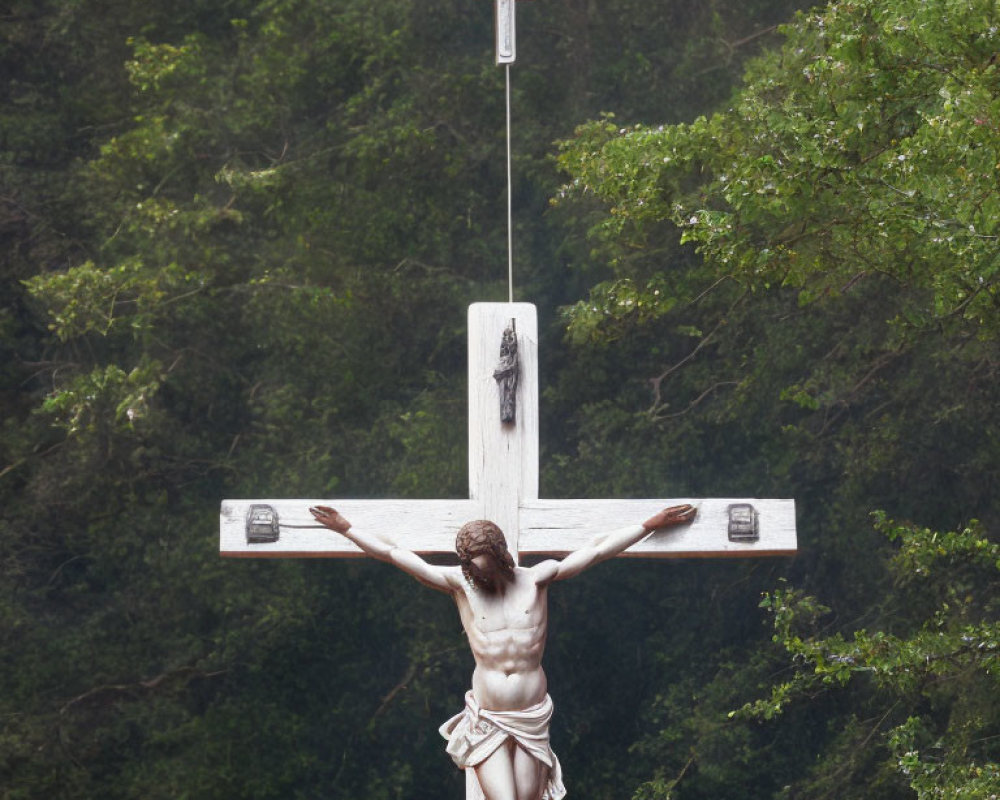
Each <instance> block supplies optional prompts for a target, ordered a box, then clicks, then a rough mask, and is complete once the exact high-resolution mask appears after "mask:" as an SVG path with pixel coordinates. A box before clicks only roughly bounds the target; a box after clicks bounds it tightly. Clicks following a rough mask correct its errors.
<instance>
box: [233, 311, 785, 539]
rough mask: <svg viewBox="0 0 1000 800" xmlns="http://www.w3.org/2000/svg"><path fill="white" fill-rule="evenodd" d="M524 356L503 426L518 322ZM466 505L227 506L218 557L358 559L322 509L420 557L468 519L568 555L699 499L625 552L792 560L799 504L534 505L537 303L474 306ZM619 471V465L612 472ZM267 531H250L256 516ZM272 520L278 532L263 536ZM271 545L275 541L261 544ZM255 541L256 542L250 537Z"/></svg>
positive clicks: (310, 502) (275, 502) (325, 501)
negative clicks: (505, 365) (504, 359)
mask: <svg viewBox="0 0 1000 800" xmlns="http://www.w3.org/2000/svg"><path fill="white" fill-rule="evenodd" d="M512 321H513V323H514V329H515V330H516V333H517V343H518V355H519V360H520V367H519V380H518V383H517V410H516V420H515V422H513V423H506V424H505V423H503V422H501V419H500V413H501V411H500V389H499V387H498V382H497V380H495V379H494V371H495V369H496V367H497V364H498V361H499V353H500V343H501V340H502V337H503V332H504V330H505V329H506V328H508V327H509V326H510V325H511V323H512ZM468 422H469V498H468V499H467V500H459V499H456V500H351V499H346V498H345V499H329V498H322V499H302V500H280V499H260V500H225V501H223V503H222V509H221V514H220V551H221V554H222V555H224V556H233V557H249V558H276V557H331V558H341V557H351V556H360V555H361V551H360V550H359V549H358V548H357V547H356V546H355V545H354V544H353V543H351V542H349V541H348V540H347V539H345V538H344V537H342V536H338V535H337V534H335V533H332V532H331V531H329V530H327V529H326V528H320V527H318V526H316V523H315V522H314V520H313V519H312V516H311V515H310V514H309V507H310V506H314V505H332V506H334V507H335V508H336V509H337V510H338V511H340V512H341V513H342V514H343V515H344V516H345V517H347V519H349V520H350V521H351V523H352V525H353V526H354V527H355V528H356V529H358V530H363V531H366V532H369V533H373V534H376V535H383V536H387V537H388V538H390V539H392V540H395V541H396V542H398V543H399V544H400V545H401V546H403V547H406V548H408V549H410V550H413V551H415V552H417V553H421V554H424V555H432V554H437V553H454V546H455V534H456V533H457V531H458V529H459V528H460V527H461V526H462V525H463V524H464V523H466V522H468V521H469V520H473V519H489V520H492V521H493V522H495V523H496V524H497V525H499V526H500V528H501V530H503V531H504V533H505V535H506V537H507V542H508V546H509V548H510V551H511V552H512V553H513V554H514V555H515V557H517V558H519V559H523V558H524V557H526V556H563V555H565V554H566V553H568V552H571V551H573V550H576V549H577V548H579V547H580V546H582V545H584V544H586V543H587V542H589V541H590V540H591V539H592V538H593V537H594V536H595V535H597V534H599V533H603V532H607V531H609V530H614V529H616V528H621V527H624V526H626V525H633V524H637V523H640V522H642V521H643V520H645V519H647V518H649V517H651V516H652V515H653V514H655V513H656V512H657V511H659V510H660V509H662V508H664V507H665V506H671V505H677V504H680V503H691V504H692V505H695V506H697V507H698V515H697V517H696V518H695V520H694V522H693V523H692V524H690V525H686V526H683V527H681V528H671V529H666V530H662V531H656V532H654V533H653V534H652V535H650V536H648V537H647V538H645V539H644V540H642V541H641V542H639V543H637V544H635V545H633V546H632V547H630V548H629V549H628V550H627V551H625V552H624V553H623V554H622V556H625V557H628V556H632V557H647V558H650V557H652V558H682V557H691V556H700V557H733V556H736V557H740V556H773V555H790V554H792V553H794V552H795V549H796V538H795V504H794V501H792V500H772V499H759V498H726V499H697V498H690V497H682V498H668V499H646V500H590V499H586V500H581V499H576V500H544V499H539V497H538V325H537V320H536V315H535V307H534V306H533V305H531V304H529V303H476V304H474V305H472V306H470V307H469V417H468ZM608 468H609V469H614V468H615V467H614V465H608ZM252 507H254V508H255V513H256V514H261V512H262V516H261V521H260V524H257V525H256V527H254V529H253V536H251V535H250V532H251V526H250V525H248V514H249V513H250V511H251V508H252ZM269 523H270V524H273V535H270V536H269V535H260V531H261V530H262V529H266V528H267V526H268V524H269ZM269 538H275V541H261V540H262V539H269ZM251 539H253V540H254V541H250V540H251Z"/></svg>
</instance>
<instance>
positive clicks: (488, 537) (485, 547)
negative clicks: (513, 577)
mask: <svg viewBox="0 0 1000 800" xmlns="http://www.w3.org/2000/svg"><path fill="white" fill-rule="evenodd" d="M455 552H456V553H458V560H459V561H460V562H461V564H462V571H463V572H464V573H465V575H466V577H467V578H468V577H470V569H471V568H472V567H473V566H474V565H473V564H472V559H474V558H475V557H476V556H482V555H488V556H492V557H493V559H494V560H495V561H496V563H497V565H498V566H499V567H500V570H501V572H504V573H506V574H510V573H513V571H514V559H513V557H512V556H511V554H510V551H509V550H508V549H507V540H506V539H505V538H504V535H503V531H501V530H500V528H499V527H497V525H496V523H493V522H490V521H489V520H488V519H477V520H473V521H472V522H466V523H465V524H464V525H463V526H462V527H461V528H460V529H459V531H458V535H457V536H456V537H455Z"/></svg>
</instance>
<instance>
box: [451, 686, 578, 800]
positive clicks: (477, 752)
mask: <svg viewBox="0 0 1000 800" xmlns="http://www.w3.org/2000/svg"><path fill="white" fill-rule="evenodd" d="M551 719H552V698H551V697H549V696H548V695H545V699H544V700H542V702H541V703H539V704H538V705H534V706H532V707H531V708H525V709H522V710H521V711H491V710H489V709H487V708H480V707H479V703H477V702H476V699H475V698H474V697H473V696H472V692H466V693H465V709H464V710H463V711H462V712H461V713H459V714H456V715H455V716H454V717H452V718H451V719H449V720H448V721H447V722H446V723H445V724H444V725H442V726H441V727H440V728H439V730H440V731H441V735H442V736H443V737H444V738H445V739H447V740H448V746H447V747H446V748H445V749H446V750H447V751H448V755H450V756H451V758H452V760H453V761H454V762H455V763H456V764H457V765H458V766H459V767H461V768H462V769H464V770H465V790H466V800H485V797H486V796H485V795H484V794H483V790H482V788H481V787H480V786H479V779H478V778H477V777H476V771H475V769H473V767H475V766H476V765H478V764H481V763H482V762H483V761H485V760H486V759H487V758H489V757H490V756H491V755H493V752H494V751H495V750H496V749H497V748H498V747H499V746H500V745H502V744H503V743H504V742H505V741H507V739H508V738H510V739H513V740H514V741H515V742H517V744H518V746H519V747H521V749H523V750H524V751H525V752H527V753H528V754H529V755H531V756H532V757H534V758H536V759H538V760H539V761H541V762H542V763H543V764H545V765H546V766H547V767H549V780H548V785H547V786H546V787H545V791H544V792H542V796H541V798H539V800H561V798H563V797H565V796H566V787H565V786H563V782H562V767H561V766H559V759H558V758H556V754H555V753H553V752H552V748H551V747H549V721H550V720H551Z"/></svg>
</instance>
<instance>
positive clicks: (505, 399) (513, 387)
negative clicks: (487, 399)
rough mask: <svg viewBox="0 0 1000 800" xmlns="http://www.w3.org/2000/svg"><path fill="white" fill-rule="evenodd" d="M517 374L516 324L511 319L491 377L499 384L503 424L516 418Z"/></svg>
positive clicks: (504, 333)
mask: <svg viewBox="0 0 1000 800" xmlns="http://www.w3.org/2000/svg"><path fill="white" fill-rule="evenodd" d="M517 374H518V360H517V326H516V325H515V323H514V320H511V321H510V325H508V326H507V327H506V329H504V332H503V338H502V339H501V340H500V363H499V365H498V366H497V368H496V369H495V370H493V377H494V379H495V380H496V382H497V383H498V384H499V385H500V421H501V422H502V423H504V424H505V425H511V424H513V423H514V422H515V421H516V419H517Z"/></svg>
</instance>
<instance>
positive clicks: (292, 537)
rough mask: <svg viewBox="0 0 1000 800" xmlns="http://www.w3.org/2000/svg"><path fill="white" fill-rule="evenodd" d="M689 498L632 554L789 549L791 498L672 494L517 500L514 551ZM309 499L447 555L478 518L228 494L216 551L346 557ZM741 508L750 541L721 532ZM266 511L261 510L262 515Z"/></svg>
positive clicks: (428, 507) (561, 551)
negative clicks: (672, 521)
mask: <svg viewBox="0 0 1000 800" xmlns="http://www.w3.org/2000/svg"><path fill="white" fill-rule="evenodd" d="M681 503H691V504H692V505H695V506H697V507H698V515H697V516H696V517H695V520H694V522H693V523H691V524H690V525H685V526H682V527H679V528H670V529H668V530H664V531H662V532H658V533H654V534H653V535H652V536H649V537H648V538H646V539H644V540H643V541H641V542H638V543H637V544H635V545H633V546H632V547H630V548H629V549H628V550H627V551H625V553H623V554H622V555H623V556H625V557H633V558H691V557H701V558H719V557H723V558H724V557H737V558H738V557H751V556H753V557H758V556H781V555H792V554H793V553H794V552H795V503H794V501H792V500H769V499H767V500H761V499H756V498H754V499H746V498H732V499H711V500H698V499H693V498H679V499H673V500H529V501H525V502H524V503H522V504H521V507H520V514H519V516H520V519H521V532H520V537H519V539H518V544H519V555H520V557H521V558H524V557H526V556H536V557H537V556H564V555H566V554H567V553H569V552H572V551H573V550H576V549H578V548H580V547H582V546H583V545H585V544H587V543H588V542H590V541H591V540H592V539H593V538H594V537H595V536H598V535H600V534H602V533H607V532H608V531H612V530H616V529H618V528H622V527H624V526H626V525H628V524H638V523H640V522H642V521H643V520H645V519H648V518H649V517H651V516H652V515H653V514H655V513H656V512H657V511H659V510H660V509H662V508H665V507H667V506H672V505H679V504H681ZM314 505H335V506H336V508H337V510H338V511H340V512H341V513H342V514H343V515H344V516H345V517H347V519H349V520H350V521H351V523H352V524H353V525H354V526H355V527H357V528H358V530H362V531H365V532H367V533H372V534H374V535H376V536H380V537H385V538H388V539H391V540H393V541H395V542H397V543H398V544H400V545H401V546H403V547H406V548H407V549H410V550H413V551H415V552H417V553H421V554H423V555H432V554H440V553H454V547H455V534H456V533H457V532H458V529H459V528H460V527H461V526H462V525H463V524H465V523H466V522H468V521H469V520H471V519H479V518H481V517H482V508H481V506H480V504H478V503H476V502H475V501H472V500H336V501H331V500H227V501H226V502H225V503H223V506H222V512H221V514H220V520H219V522H220V530H221V541H220V551H221V553H222V555H224V556H231V557H239V558H280V557H282V556H286V557H298V558H309V557H314V558H349V557H352V556H360V555H361V551H360V550H359V549H358V548H357V546H356V545H354V544H352V543H351V542H350V541H348V540H347V539H345V538H344V537H343V536H339V535H337V534H335V533H333V532H331V531H329V530H327V529H326V528H321V527H318V526H317V525H316V523H315V521H314V520H313V518H312V516H311V515H310V514H309V507H310V506H314ZM747 505H749V506H750V507H751V508H752V510H753V514H755V515H756V519H757V530H758V534H757V538H756V539H755V540H751V541H733V540H732V539H731V538H730V527H731V526H730V516H731V514H730V509H731V508H733V507H734V506H735V507H740V506H743V507H745V506H747ZM252 506H257V507H258V508H260V507H265V508H268V509H271V510H272V511H273V513H274V515H275V517H276V519H275V522H276V525H277V527H276V529H275V530H276V532H277V539H276V541H249V537H248V527H247V519H248V514H249V512H250V509H251V507H252ZM265 513H266V512H265Z"/></svg>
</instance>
